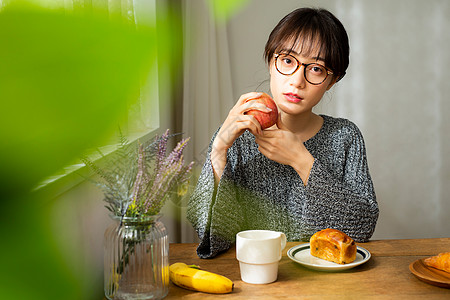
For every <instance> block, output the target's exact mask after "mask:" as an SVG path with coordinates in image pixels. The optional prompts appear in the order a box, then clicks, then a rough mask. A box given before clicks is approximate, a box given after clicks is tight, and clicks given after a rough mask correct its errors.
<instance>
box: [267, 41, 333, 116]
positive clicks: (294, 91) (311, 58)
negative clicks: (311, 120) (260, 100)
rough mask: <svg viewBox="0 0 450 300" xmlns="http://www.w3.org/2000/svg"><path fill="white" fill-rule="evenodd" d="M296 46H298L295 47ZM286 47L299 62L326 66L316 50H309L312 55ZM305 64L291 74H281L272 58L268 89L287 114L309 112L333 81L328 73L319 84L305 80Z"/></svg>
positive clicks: (279, 106)
mask: <svg viewBox="0 0 450 300" xmlns="http://www.w3.org/2000/svg"><path fill="white" fill-rule="evenodd" d="M297 48H298V47H297ZM297 48H294V49H292V50H291V48H290V47H289V48H286V51H280V52H283V53H284V52H290V54H291V55H292V56H294V57H295V58H297V60H298V61H299V62H300V63H303V64H309V63H318V64H321V65H323V66H325V67H326V65H325V61H324V58H323V57H318V53H319V51H318V48H317V51H316V50H314V49H313V51H309V52H310V53H312V55H307V56H305V55H302V53H300V52H301V51H299V49H297ZM304 68H305V66H303V65H300V67H299V68H298V69H297V71H296V72H295V73H294V74H292V75H283V74H281V73H280V72H278V71H277V69H276V67H275V57H273V58H272V60H271V63H270V67H269V72H270V90H271V92H272V96H273V98H274V100H275V102H276V104H277V106H278V108H279V109H280V110H281V111H282V112H284V113H286V114H289V115H303V114H305V113H311V111H312V108H313V107H314V106H315V105H316V104H317V103H319V101H320V100H321V99H322V96H323V94H324V93H325V92H326V91H327V90H328V89H330V88H331V87H332V86H333V84H334V83H335V79H334V77H333V76H332V75H328V77H327V78H326V79H325V81H324V82H322V83H321V84H319V85H313V84H311V83H309V82H308V81H306V79H305V76H304Z"/></svg>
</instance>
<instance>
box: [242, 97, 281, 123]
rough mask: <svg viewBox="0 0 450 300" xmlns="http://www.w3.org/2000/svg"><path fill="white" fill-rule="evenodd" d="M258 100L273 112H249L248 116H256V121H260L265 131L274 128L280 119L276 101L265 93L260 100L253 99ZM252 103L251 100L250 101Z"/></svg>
mask: <svg viewBox="0 0 450 300" xmlns="http://www.w3.org/2000/svg"><path fill="white" fill-rule="evenodd" d="M251 100H256V101H258V102H259V103H262V104H264V105H265V106H267V107H268V108H270V109H271V110H272V111H271V112H267V113H266V112H262V111H260V110H249V111H248V112H247V113H246V114H247V115H251V116H254V117H255V119H256V120H258V122H259V124H261V128H262V129H263V130H264V129H266V128H269V127H272V126H273V125H274V124H275V123H277V119H278V109H277V105H276V104H275V101H273V99H272V98H271V97H270V96H269V95H267V94H266V93H263V94H262V95H261V97H260V98H257V99H251ZM249 101H250V100H249Z"/></svg>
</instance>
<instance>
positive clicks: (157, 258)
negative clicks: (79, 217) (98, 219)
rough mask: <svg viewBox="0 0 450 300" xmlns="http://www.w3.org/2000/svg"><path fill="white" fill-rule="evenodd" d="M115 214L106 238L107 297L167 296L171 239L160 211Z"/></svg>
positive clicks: (105, 269) (105, 285)
mask: <svg viewBox="0 0 450 300" xmlns="http://www.w3.org/2000/svg"><path fill="white" fill-rule="evenodd" d="M112 218H113V220H114V224H113V225H111V226H110V227H108V229H107V230H106V232H105V240H104V251H105V253H104V276H105V278H104V280H105V281H104V288H105V296H106V298H108V299H110V300H112V299H114V300H118V299H162V298H164V297H165V296H166V295H167V293H168V292H169V240H168V236H167V231H166V228H165V227H164V224H163V223H162V222H161V221H160V220H159V218H160V215H156V216H148V217H139V218H130V217H124V218H121V217H115V216H114V217H112Z"/></svg>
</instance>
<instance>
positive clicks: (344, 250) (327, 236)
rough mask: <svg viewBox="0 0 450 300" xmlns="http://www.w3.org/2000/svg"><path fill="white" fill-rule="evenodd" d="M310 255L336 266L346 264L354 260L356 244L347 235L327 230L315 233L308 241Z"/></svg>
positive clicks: (338, 231)
mask: <svg viewBox="0 0 450 300" xmlns="http://www.w3.org/2000/svg"><path fill="white" fill-rule="evenodd" d="M309 242H310V248H311V255H312V256H315V257H318V258H321V259H325V260H328V261H332V262H335V263H338V264H348V263H351V262H352V261H354V260H355V258H356V244H355V241H353V240H352V239H351V238H350V237H349V236H348V235H346V234H345V233H343V232H342V231H340V230H337V229H331V228H327V229H324V230H321V231H318V232H316V233H315V234H314V235H313V236H312V237H311V239H310V241H309Z"/></svg>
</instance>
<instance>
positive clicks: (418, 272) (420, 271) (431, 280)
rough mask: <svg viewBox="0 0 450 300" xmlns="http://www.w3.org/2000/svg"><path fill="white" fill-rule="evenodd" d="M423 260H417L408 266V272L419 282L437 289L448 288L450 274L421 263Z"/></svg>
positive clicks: (449, 285)
mask: <svg viewBox="0 0 450 300" xmlns="http://www.w3.org/2000/svg"><path fill="white" fill-rule="evenodd" d="M423 260H424V258H421V259H418V260H416V261H414V262H412V263H411V264H410V265H409V270H410V271H411V273H413V274H414V276H416V277H417V278H418V279H419V280H421V281H423V282H426V283H428V284H432V285H435V286H439V287H444V288H450V274H449V273H447V272H444V271H441V270H438V269H435V268H431V267H428V266H427V265H425V264H424V263H423Z"/></svg>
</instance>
